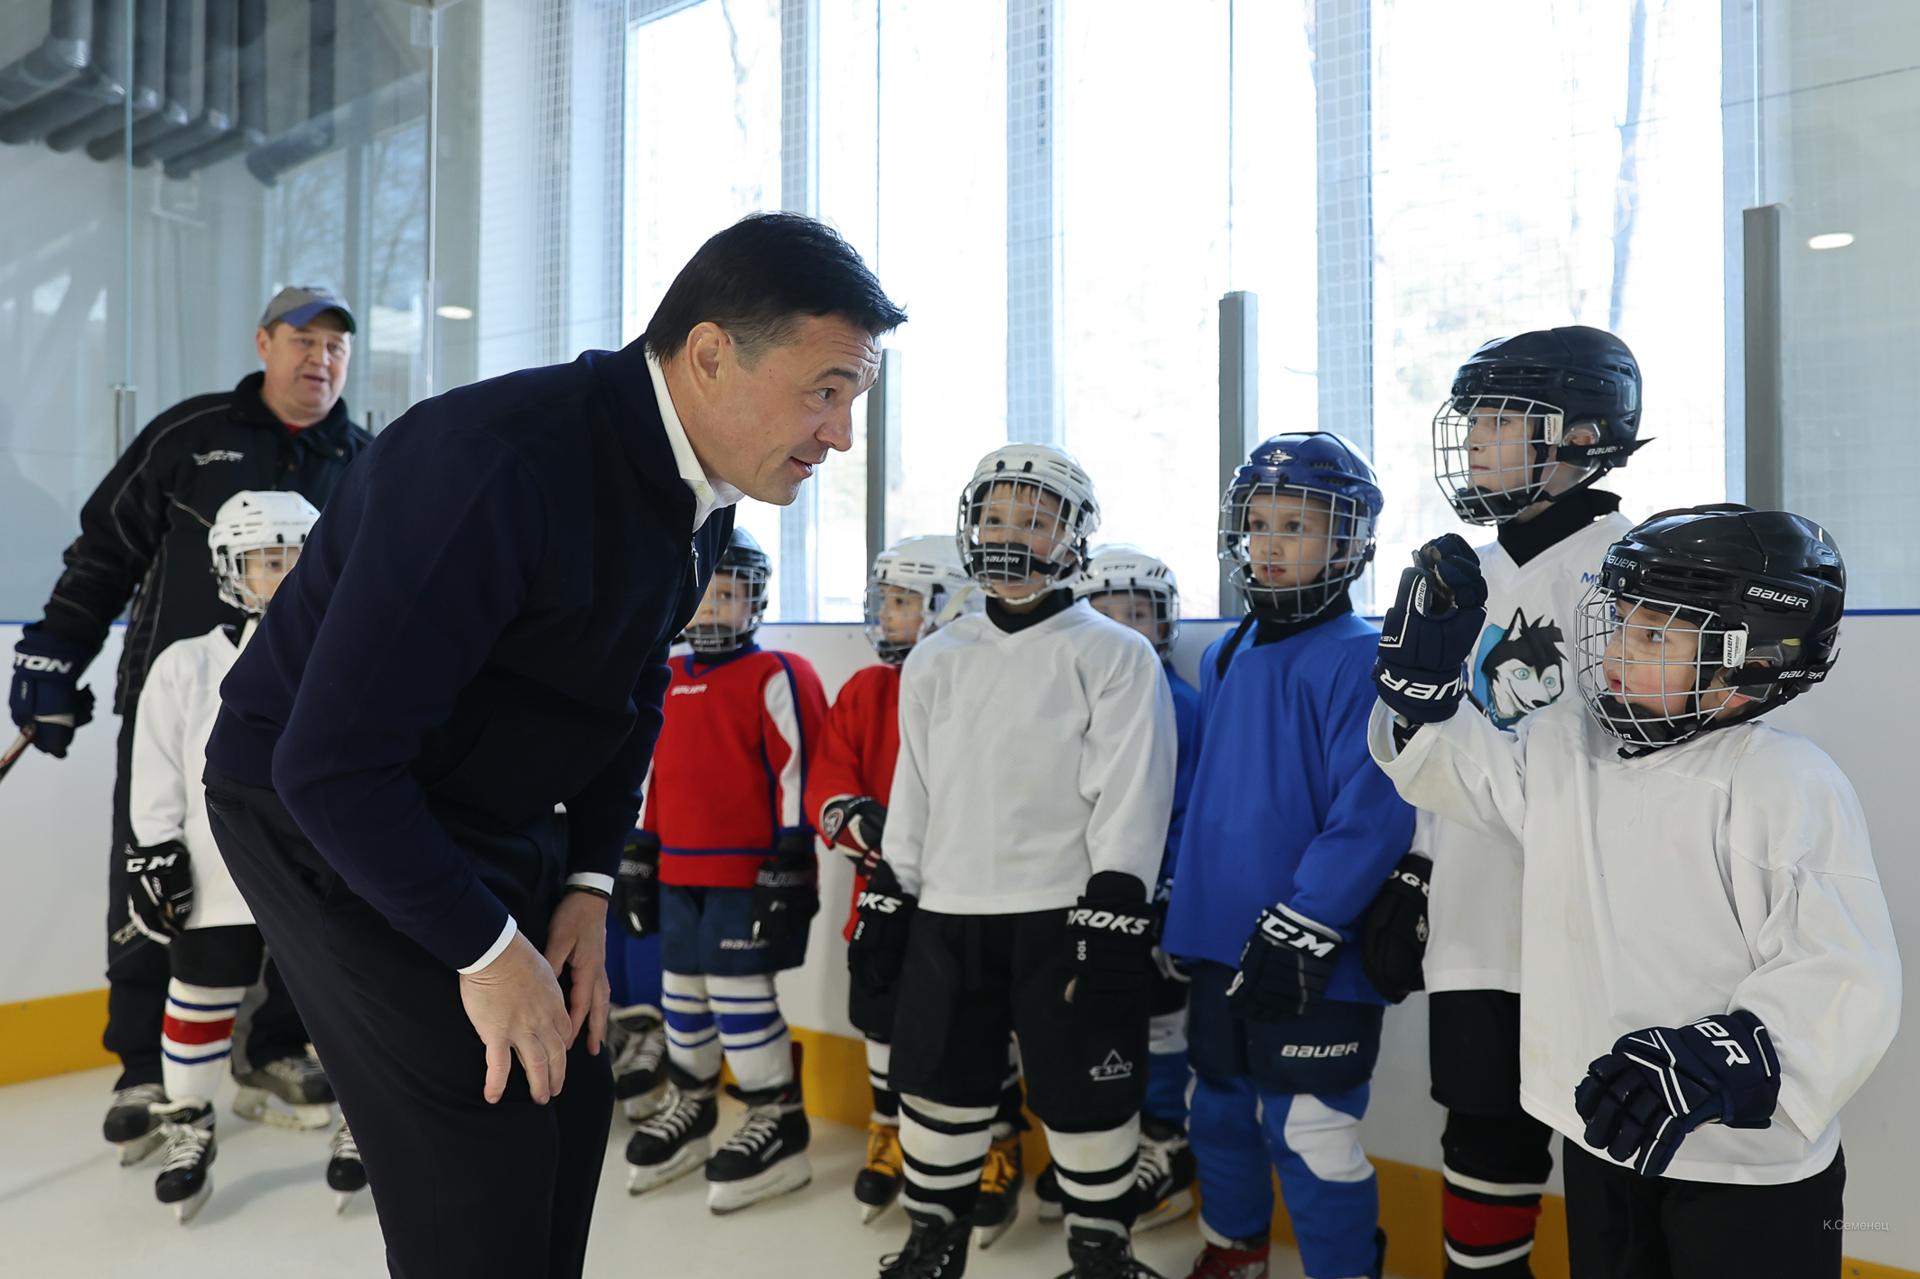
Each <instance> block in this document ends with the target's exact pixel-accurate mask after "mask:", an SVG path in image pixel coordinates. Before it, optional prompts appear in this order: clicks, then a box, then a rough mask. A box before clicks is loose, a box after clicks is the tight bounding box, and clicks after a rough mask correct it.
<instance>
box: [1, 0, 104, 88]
mask: <svg viewBox="0 0 1920 1279" xmlns="http://www.w3.org/2000/svg"><path fill="white" fill-rule="evenodd" d="M92 41H93V5H92V4H91V3H90V2H89V0H53V3H52V4H51V5H49V6H48V11H47V37H46V39H44V40H42V41H41V42H40V43H39V44H37V45H35V46H34V47H33V48H32V49H29V50H28V51H27V52H26V53H24V54H22V55H20V56H19V57H18V58H15V59H14V60H13V61H12V62H10V63H8V64H7V65H6V66H5V67H0V111H6V112H10V111H12V110H13V109H14V108H15V107H19V106H25V105H26V104H27V103H29V102H31V101H33V100H34V99H35V98H37V97H39V96H40V95H41V94H43V93H49V92H51V91H52V90H54V89H58V88H60V87H62V86H63V85H65V84H66V82H67V81H69V80H71V79H73V78H74V77H75V76H77V75H79V74H80V73H81V72H83V71H85V70H86V69H87V64H88V61H89V55H90V50H89V48H88V46H89V45H90V44H91V43H92Z"/></svg>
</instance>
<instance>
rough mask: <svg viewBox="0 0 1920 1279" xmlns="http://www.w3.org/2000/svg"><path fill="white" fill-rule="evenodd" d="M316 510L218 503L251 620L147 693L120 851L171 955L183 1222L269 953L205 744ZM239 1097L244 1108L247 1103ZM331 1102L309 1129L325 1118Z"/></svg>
mask: <svg viewBox="0 0 1920 1279" xmlns="http://www.w3.org/2000/svg"><path fill="white" fill-rule="evenodd" d="M318 518H319V512H318V511H316V510H314V509H313V506H312V505H311V504H310V503H309V502H308V501H307V500H306V499H305V498H304V497H301V496H300V495H299V494H298V493H291V492H282V491H272V490H269V491H247V492H241V493H236V494H234V495H233V496H232V497H230V498H228V499H227V500H226V501H225V502H224V503H222V504H221V507H220V509H219V511H218V512H217V513H216V514H215V517H214V521H213V526H212V527H211V528H210V529H208V531H207V546H208V550H209V551H210V552H211V553H212V557H213V565H212V567H213V574H214V577H215V578H216V579H217V580H218V582H219V584H220V598H221V599H223V600H225V601H226V602H227V603H229V604H231V605H233V606H234V607H235V608H237V609H239V610H241V611H242V612H244V613H245V614H247V621H246V624H245V626H244V627H237V626H217V627H215V628H214V629H213V630H211V631H209V632H207V633H206V634H205V635H198V636H195V637H193V638H191V639H183V640H180V641H178V642H176V643H173V644H169V645H168V646H167V647H166V648H165V649H164V650H162V652H161V654H160V657H159V659H158V660H157V661H155V662H154V664H153V673H152V674H151V675H150V676H149V677H148V679H147V683H146V687H145V688H143V689H142V690H141V692H140V714H139V716H138V718H137V719H136V721H135V729H134V739H133V756H132V760H133V768H132V776H131V779H130V784H129V785H130V789H129V805H128V812H129V816H130V818H131V824H132V829H133V837H134V840H135V841H136V842H135V844H134V845H133V846H132V847H129V848H128V849H127V850H126V862H127V879H128V883H129V884H130V885H132V888H133V895H132V900H131V902H130V903H129V905H130V907H131V909H132V913H133V914H132V917H133V919H134V921H135V923H136V925H137V926H138V927H139V928H140V929H141V930H142V931H143V932H145V933H147V935H148V936H150V937H151V938H152V939H153V940H155V941H157V942H159V943H161V944H162V945H164V946H166V947H167V960H168V967H169V968H170V970H171V977H170V979H169V981H168V982H167V1007H166V1015H165V1017H164V1018H163V1019H162V1021H161V1032H160V1049H161V1066H162V1070H163V1079H164V1081H165V1086H166V1100H165V1101H164V1102H161V1103H158V1104H156V1105H154V1106H153V1108H152V1109H153V1115H154V1118H155V1119H157V1120H159V1121H160V1129H159V1130H160V1133H161V1134H162V1139H163V1141H164V1148H163V1150H164V1157H163V1159H162V1161H161V1166H160V1172H159V1175H158V1176H157V1177H156V1178H155V1179H154V1195H155V1197H156V1198H158V1199H159V1201H160V1202H161V1203H163V1204H169V1205H171V1206H172V1207H173V1209H174V1211H175V1214H176V1215H177V1216H178V1218H179V1220H180V1221H181V1222H182V1223H184V1222H187V1221H190V1220H192V1219H193V1217H194V1214H196V1213H197V1212H199V1210H200V1207H201V1205H202V1204H204V1203H205V1202H206V1200H207V1196H208V1195H209V1194H210V1193H211V1192H212V1190H213V1182H212V1180H211V1178H210V1176H209V1173H208V1169H209V1168H211V1167H212V1165H213V1160H214V1156H215V1154H216V1153H217V1150H218V1147H217V1145H216V1143H215V1140H214V1118H213V1096H214V1092H215V1091H216V1090H217V1089H218V1088H219V1086H220V1081H221V1079H222V1077H223V1076H225V1075H226V1073H227V1063H228V1058H229V1057H230V1055H231V1053H232V1050H233V1034H234V1031H233V1027H234V1020H235V1017H236V1015H237V1014H238V1012H239V1010H240V1002H241V1000H242V999H243V998H244V997H245V995H246V991H247V987H249V986H251V985H253V983H254V982H255V981H257V980H259V977H260V971H261V963H262V961H263V959H264V958H265V955H266V948H265V943H264V942H262V941H261V938H260V930H259V928H258V927H256V926H255V925H254V922H253V912H252V911H251V910H250V909H249V908H248V906H247V903H246V901H245V900H244V899H243V898H242V897H241V896H240V890H239V889H237V888H235V887H234V883H233V877H232V876H231V875H230V874H228V873H227V867H226V862H225V861H224V860H223V859H222V857H221V856H220V849H219V848H218V847H217V846H216V845H215V844H214V842H213V833H212V830H211V828H210V827H209V826H208V825H207V802H206V791H205V789H204V788H203V787H202V785H201V783H200V775H201V773H202V772H204V771H205V769H206V762H207V761H206V746H207V735H208V734H209V733H210V732H211V731H212V730H213V720H214V716H215V715H216V714H217V713H218V712H219V709H220V681H221V680H223V679H224V678H225V677H226V674H227V672H228V671H229V670H231V669H232V668H233V663H234V659H235V658H236V657H238V656H239V655H240V650H241V649H242V648H243V647H245V645H246V643H247V641H248V639H250V638H251V637H252V635H253V631H254V628H255V627H256V626H258V625H259V621H260V616H261V614H263V613H264V612H265V611H266V608H267V604H268V602H269V601H271V600H272V599H273V596H274V593H275V592H276V591H278V590H279V588H280V583H281V581H282V580H283V579H284V578H285V577H286V575H287V574H288V573H289V572H290V571H291V570H292V568H293V565H294V562H295V561H296V560H298V559H299V558H300V550H301V548H302V547H303V546H304V545H305V544H306V540H307V533H308V531H309V530H310V529H311V528H312V527H313V522H314V521H315V520H316V519H318ZM245 1091H246V1090H245V1089H244V1088H243V1089H242V1097H241V1098H238V1099H236V1100H235V1102H234V1106H235V1109H236V1111H238V1110H240V1108H241V1107H242V1106H243V1105H251V1104H254V1103H253V1102H250V1101H248V1100H247V1099H246V1098H245ZM331 1100H332V1095H331V1092H330V1091H329V1092H327V1093H326V1094H325V1097H324V1100H318V1099H316V1100H315V1101H314V1102H312V1103H311V1104H309V1105H308V1106H307V1107H306V1108H305V1109H306V1110H307V1111H308V1112H310V1115H309V1116H308V1117H307V1118H306V1119H305V1120H303V1122H313V1121H317V1122H318V1123H319V1124H325V1123H327V1122H328V1121H329V1120H330V1119H331V1113H330V1112H331V1107H330V1106H328V1105H327V1104H325V1103H326V1102H330V1101H331ZM327 1181H328V1184H329V1185H331V1186H332V1187H333V1189H334V1191H335V1192H336V1193H337V1194H338V1195H339V1196H340V1199H339V1206H340V1207H342V1208H344V1207H345V1206H346V1202H347V1200H348V1199H349V1198H350V1197H351V1196H352V1195H353V1194H354V1193H355V1192H356V1191H358V1190H359V1189H360V1188H361V1187H363V1186H364V1185H366V1173H365V1171H364V1169H363V1168H362V1165H361V1162H360V1154H359V1148H358V1146H357V1145H355V1144H354V1142H353V1138H352V1136H351V1135H350V1134H349V1133H348V1132H347V1129H346V1127H345V1126H344V1125H342V1126H341V1127H340V1129H338V1130H337V1131H336V1133H335V1135H334V1142H333V1150H332V1154H331V1157H330V1162H329V1165H328V1168H327Z"/></svg>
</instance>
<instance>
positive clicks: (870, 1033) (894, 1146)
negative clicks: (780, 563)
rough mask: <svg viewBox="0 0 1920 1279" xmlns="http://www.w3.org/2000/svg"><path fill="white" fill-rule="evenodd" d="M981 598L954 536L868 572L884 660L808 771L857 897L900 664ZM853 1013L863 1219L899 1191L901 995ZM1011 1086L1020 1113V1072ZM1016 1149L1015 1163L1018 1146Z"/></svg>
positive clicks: (904, 550) (896, 719)
mask: <svg viewBox="0 0 1920 1279" xmlns="http://www.w3.org/2000/svg"><path fill="white" fill-rule="evenodd" d="M979 603H980V596H979V595H978V593H977V591H976V588H975V586H974V582H973V579H972V578H971V577H969V576H967V572H966V569H965V568H964V567H962V565H961V563H960V548H959V546H958V544H957V543H956V542H955V541H954V539H953V537H952V536H950V535H936V536H927V537H909V538H905V539H903V540H902V541H900V542H898V543H896V544H895V545H893V546H891V547H889V548H888V549H886V550H884V551H882V552H881V553H880V554H879V555H878V556H877V557H875V559H874V561H873V573H872V575H871V576H870V577H869V578H868V581H867V607H866V630H867V641H868V642H869V643H871V644H872V645H873V651H874V653H875V655H876V656H878V657H879V659H880V661H879V662H878V663H877V664H875V665H873V666H869V667H866V668H865V669H863V670H860V671H857V672H855V673H854V675H853V677H852V678H851V679H849V680H848V681H847V682H846V683H845V684H844V685H842V686H841V689H840V693H839V696H838V697H836V698H835V699H834V703H833V709H832V710H831V711H829V712H828V713H827V726H826V731H825V732H824V733H823V734H822V736H821V740H820V751H819V755H818V757H817V758H816V759H815V761H814V765H813V770H812V772H811V773H810V774H809V775H808V777H807V813H808V815H809V816H811V817H812V818H813V819H814V821H815V824H816V825H817V827H818V828H819V831H820V835H821V837H822V838H823V839H825V840H827V841H828V842H829V843H832V844H834V845H837V846H838V847H839V848H840V850H841V851H842V852H844V853H846V854H847V855H848V856H849V857H850V858H852V859H853V861H854V875H853V904H854V905H856V906H857V903H858V902H859V900H860V892H861V890H862V889H863V888H865V887H866V882H867V879H866V874H865V867H864V865H863V863H864V861H865V859H866V858H867V857H869V856H878V850H879V848H880V841H881V833H882V831H883V829H884V828H885V825H886V820H887V797H888V794H889V792H890V791H891V790H892V788H893V765H894V758H895V756H896V755H898V754H899V751H900V664H901V663H902V662H904V661H906V660H907V654H908V653H910V652H912V651H913V646H914V645H915V644H917V643H919V642H920V641H921V640H922V639H924V638H926V637H927V636H928V635H931V634H933V632H934V631H936V630H938V629H939V628H940V627H941V626H942V625H944V624H945V623H946V622H949V621H951V620H952V619H954V618H956V617H959V616H960V615H961V614H963V613H967V612H973V611H977V610H978V607H979ZM857 917H858V911H857V909H849V912H848V916H847V927H846V935H847V936H849V937H851V936H852V935H853V924H854V920H855V919H856V918H857ZM847 1019H848V1020H849V1021H851V1022H852V1023H853V1025H854V1027H855V1028H856V1029H858V1030H859V1031H860V1033H861V1034H862V1035H864V1036H865V1037H866V1041H867V1079H868V1082H869V1083H870V1084H871V1085H872V1088H873V1113H872V1117H871V1122H870V1124H869V1126H868V1129H867V1162H866V1166H865V1167H864V1168H862V1169H861V1171H860V1174H859V1176H858V1177H856V1178H855V1179H854V1183H853V1197H854V1198H855V1199H857V1200H859V1201H860V1205H861V1220H862V1221H863V1222H870V1221H872V1220H873V1219H874V1218H876V1217H878V1216H879V1215H880V1214H881V1213H882V1212H885V1211H886V1209H887V1206H888V1205H889V1204H891V1203H892V1202H893V1201H894V1199H895V1198H896V1197H897V1196H898V1195H899V1193H900V1181H901V1155H900V1094H898V1093H897V1092H895V1091H894V1090H893V1089H892V1087H891V1086H890V1085H889V1084H888V1082H887V1067H888V1061H889V1059H890V1058H891V1056H892V1054H893V1044H892V1040H893V999H892V997H891V995H890V994H889V995H888V996H884V997H876V996H873V995H871V994H868V993H866V992H865V991H863V990H862V989H861V987H860V986H859V984H858V983H854V984H852V985H851V986H850V988H849V991H848V995H847ZM1010 1092H1011V1107H1012V1113H1013V1120H1014V1121H1017V1120H1018V1118H1019V1113H1020V1089H1019V1084H1018V1080H1017V1077H1016V1078H1015V1080H1014V1081H1013V1084H1012V1087H1011V1089H1010ZM1014 1128H1015V1123H1014V1122H1009V1123H1008V1125H1007V1131H1008V1134H1009V1137H1008V1144H1009V1145H1014V1143H1016V1142H1017V1140H1018V1134H1017V1132H1015V1131H1014ZM1012 1158H1013V1159H1014V1160H1015V1161H1016V1162H1015V1164H1014V1165H1013V1166H1016V1167H1017V1159H1018V1153H1017V1146H1015V1154H1014V1155H1013V1156H1012ZM982 1180H983V1187H982V1189H983V1193H985V1192H986V1187H985V1185H984V1181H985V1179H984V1178H983V1179H982ZM1009 1181H1010V1179H1009ZM1004 1189H1005V1188H1004V1187H1002V1188H1001V1190H1002V1193H1004Z"/></svg>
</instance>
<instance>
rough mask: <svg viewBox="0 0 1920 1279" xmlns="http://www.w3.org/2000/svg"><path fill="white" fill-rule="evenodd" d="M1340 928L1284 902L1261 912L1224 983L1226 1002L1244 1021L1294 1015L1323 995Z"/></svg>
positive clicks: (1329, 976)
mask: <svg viewBox="0 0 1920 1279" xmlns="http://www.w3.org/2000/svg"><path fill="white" fill-rule="evenodd" d="M1339 951H1340V934H1339V933H1336V932H1335V931H1334V930H1333V929H1331V928H1328V927H1327V926H1326V925H1325V924H1320V923H1316V922H1315V921H1313V920H1311V919H1308V918H1307V917H1306V916H1305V915H1302V914H1300V913H1299V912H1298V911H1296V910H1293V909H1291V908H1290V907H1288V906H1286V905H1284V904H1278V903H1276V904H1275V905H1272V906H1269V907H1267V908H1266V909H1265V910H1263V911H1261V912H1260V922H1259V923H1257V924H1256V925H1254V929H1253V936H1252V937H1250V938H1248V939H1247V945H1246V949H1244V950H1242V951H1241V952H1240V971H1239V972H1237V973H1235V974H1234V975H1233V980H1232V981H1231V982H1230V983H1228V985H1227V1007H1229V1008H1231V1009H1232V1010H1233V1011H1234V1012H1236V1013H1238V1014H1239V1015H1240V1016H1242V1017H1244V1018H1246V1019H1247V1020H1249V1021H1281V1020H1283V1019H1285V1018H1288V1017H1298V1016H1300V1015H1301V1014H1302V1013H1304V1012H1306V1011H1307V1006H1308V1005H1309V1004H1311V1003H1312V1002H1313V1001H1314V1000H1316V999H1319V998H1322V997H1323V996H1324V995H1325V994H1326V991H1327V982H1328V980H1329V979H1330V978H1332V976H1333V965H1334V960H1335V958H1336V956H1337V955H1338V954H1339Z"/></svg>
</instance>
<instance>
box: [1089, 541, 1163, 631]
mask: <svg viewBox="0 0 1920 1279" xmlns="http://www.w3.org/2000/svg"><path fill="white" fill-rule="evenodd" d="M1073 594H1074V597H1075V598H1076V599H1083V600H1085V599H1093V598H1095V597H1097V596H1102V595H1124V596H1127V597H1129V598H1130V599H1134V600H1139V601H1141V602H1144V603H1146V604H1147V605H1149V606H1150V607H1151V609H1152V614H1151V616H1152V618H1153V621H1154V623H1155V624H1156V629H1155V631H1154V633H1152V634H1149V635H1148V636H1147V638H1148V639H1150V640H1152V641H1153V647H1154V650H1155V651H1156V652H1158V653H1159V654H1160V656H1162V657H1165V656H1166V655H1167V654H1168V653H1170V652H1172V651H1173V641H1174V637H1175V636H1177V635H1179V633H1180V587H1179V585H1178V583H1176V582H1175V581H1174V577H1173V570H1172V569H1171V568H1168V567H1167V564H1166V561H1164V560H1160V559H1156V558H1155V557H1153V556H1151V555H1149V554H1147V553H1146V552H1145V551H1143V550H1141V549H1140V548H1139V547H1137V546H1133V545H1130V544H1128V543H1126V542H1112V543H1109V544H1108V545H1106V546H1098V547H1095V548H1094V551H1093V558H1092V559H1090V560H1088V561H1087V569H1086V572H1084V573H1082V574H1081V575H1080V577H1079V578H1078V579H1076V580H1075V582H1074V584H1073ZM1131 624H1132V623H1129V625H1131Z"/></svg>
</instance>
